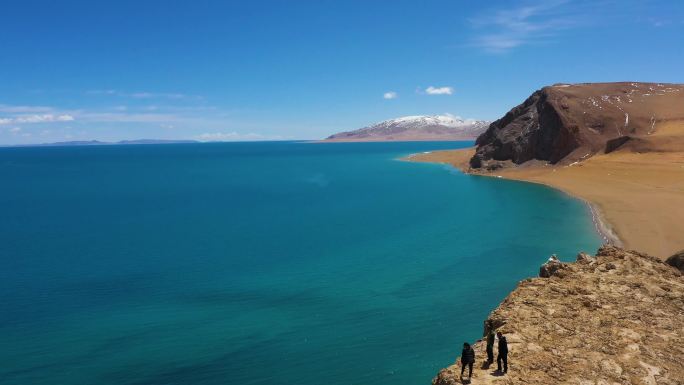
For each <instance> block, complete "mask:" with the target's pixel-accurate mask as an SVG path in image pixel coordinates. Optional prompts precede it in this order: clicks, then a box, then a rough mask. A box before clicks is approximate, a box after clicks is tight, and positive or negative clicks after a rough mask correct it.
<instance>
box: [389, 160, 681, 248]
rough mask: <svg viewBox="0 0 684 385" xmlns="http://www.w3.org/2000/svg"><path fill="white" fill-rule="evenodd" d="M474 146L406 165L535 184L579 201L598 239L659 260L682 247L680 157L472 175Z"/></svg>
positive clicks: (589, 162) (536, 166)
mask: <svg viewBox="0 0 684 385" xmlns="http://www.w3.org/2000/svg"><path fill="white" fill-rule="evenodd" d="M473 153H474V148H472V147H471V148H468V149H458V150H439V151H432V152H428V153H418V154H411V155H409V156H406V157H404V158H402V160H404V161H409V162H426V163H439V164H449V165H451V166H453V167H455V168H457V169H459V170H460V171H461V172H463V173H466V174H468V175H474V176H485V177H495V178H504V179H509V180H516V181H521V182H528V183H536V184H541V185H544V186H547V187H549V188H553V189H556V190H558V191H562V192H563V193H565V194H568V195H569V196H571V197H573V198H576V199H580V200H582V201H584V202H585V203H586V204H587V205H588V206H589V210H590V212H591V215H592V222H593V224H594V227H595V229H596V231H597V232H598V233H599V235H600V236H601V238H602V239H603V240H604V241H605V242H607V243H609V244H613V245H615V246H619V247H624V248H628V249H636V250H641V251H644V252H646V253H648V254H650V255H654V256H657V257H658V258H660V259H663V260H664V259H666V258H668V257H669V256H670V255H672V254H674V253H676V252H678V251H679V250H681V249H683V248H684V237H683V236H682V235H681V234H684V223H683V222H682V221H681V218H684V153H682V152H670V153H630V152H616V153H611V154H608V155H604V154H601V155H596V156H594V157H592V158H589V159H587V160H585V161H583V162H581V163H578V164H573V165H546V164H543V163H536V164H533V163H531V164H527V165H523V166H519V167H515V168H503V169H499V170H496V171H495V172H492V173H486V172H472V170H470V166H469V163H468V160H469V159H470V157H471V156H472V154H473Z"/></svg>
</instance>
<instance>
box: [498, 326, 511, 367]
mask: <svg viewBox="0 0 684 385" xmlns="http://www.w3.org/2000/svg"><path fill="white" fill-rule="evenodd" d="M496 336H497V337H498V338H499V354H498V355H497V356H496V366H497V370H498V371H499V372H501V361H503V372H504V373H507V372H508V341H506V337H504V336H503V334H501V332H498V333H496Z"/></svg>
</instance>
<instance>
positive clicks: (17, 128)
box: [8, 127, 21, 134]
mask: <svg viewBox="0 0 684 385" xmlns="http://www.w3.org/2000/svg"><path fill="white" fill-rule="evenodd" d="M8 131H9V132H11V133H13V134H16V133H17V132H19V131H21V127H12V128H10V129H9V130H8Z"/></svg>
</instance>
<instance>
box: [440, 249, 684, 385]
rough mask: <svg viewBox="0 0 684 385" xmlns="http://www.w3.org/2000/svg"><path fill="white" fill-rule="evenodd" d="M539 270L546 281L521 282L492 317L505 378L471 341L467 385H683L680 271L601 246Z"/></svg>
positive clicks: (449, 378) (444, 383)
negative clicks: (505, 351)
mask: <svg viewBox="0 0 684 385" xmlns="http://www.w3.org/2000/svg"><path fill="white" fill-rule="evenodd" d="M543 272H544V273H549V272H550V273H551V277H550V278H534V279H528V280H525V281H522V282H521V283H520V284H519V285H518V287H517V288H516V289H515V290H514V291H513V292H512V293H511V294H510V295H509V296H508V297H507V298H506V299H505V300H504V301H503V302H502V303H501V304H500V305H499V307H498V308H497V309H496V310H494V311H493V312H492V313H491V314H490V316H489V319H490V320H492V322H493V325H494V327H495V328H496V329H497V330H499V331H502V332H503V333H504V334H505V335H506V336H507V339H508V343H509V350H510V354H509V372H508V374H506V375H504V376H501V375H499V374H498V373H495V372H494V369H496V363H495V364H494V366H493V367H491V368H485V367H486V365H484V364H483V361H484V359H485V357H486V354H485V349H484V348H485V347H484V346H483V343H482V342H481V341H478V342H477V343H476V344H475V351H476V368H477V369H476V370H475V371H474V376H473V380H472V383H473V384H537V385H546V384H548V385H551V384H553V385H555V384H580V385H584V384H586V385H589V384H594V385H596V384H606V385H608V384H635V385H636V384H639V385H651V384H653V385H655V384H669V385H675V384H684V359H683V358H684V311H683V310H682V309H684V276H683V275H682V273H681V272H680V271H679V270H677V269H676V268H675V267H672V266H669V265H667V264H666V263H664V262H662V261H660V260H658V259H656V258H654V257H649V256H648V255H645V254H641V253H637V252H634V251H625V250H622V249H619V248H616V247H612V246H604V247H602V248H601V249H599V251H598V253H597V256H596V257H590V256H588V255H586V254H580V255H578V258H577V262H576V263H573V264H564V263H558V262H555V263H551V262H549V263H548V264H547V265H546V266H544V269H543ZM540 273H541V272H540ZM495 349H496V348H495ZM459 374H460V364H458V363H457V364H455V365H453V366H450V367H448V368H446V369H443V370H442V371H440V372H439V375H438V376H437V377H435V379H434V380H433V384H434V385H453V384H460V383H462V382H461V380H460V378H459ZM466 383H467V382H466Z"/></svg>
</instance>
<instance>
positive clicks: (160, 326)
mask: <svg viewBox="0 0 684 385" xmlns="http://www.w3.org/2000/svg"><path fill="white" fill-rule="evenodd" d="M470 144H471V143H460V142H413V143H333V144H311V143H297V142H266V143H217V144H177V145H176V144H173V145H139V146H106V147H55V148H3V149H0V180H2V181H3V188H2V189H0V205H1V207H2V208H3V214H2V217H1V219H0V262H2V264H3V269H1V270H0V292H1V293H2V296H0V362H2V365H0V383H2V384H64V385H68V384H100V385H104V384H240V385H248V384H293V385H294V384H297V385H309V384H311V385H313V384H317V385H318V384H322V383H325V384H393V385H404V384H406V385H409V384H411V385H414V384H427V383H429V381H430V379H431V378H432V377H433V376H434V375H435V374H436V372H437V371H438V370H439V369H440V368H442V367H445V366H447V365H448V364H450V363H452V362H453V361H454V359H455V358H456V356H457V355H458V354H459V352H460V346H461V345H462V342H463V341H471V342H472V341H474V340H475V339H477V338H479V336H480V335H481V329H482V322H483V320H484V319H485V317H486V316H487V314H488V313H489V312H490V311H491V310H492V309H493V308H494V307H495V306H496V305H497V304H498V303H499V302H500V301H501V300H502V299H503V298H504V297H505V296H506V295H507V294H508V292H509V291H510V290H512V289H513V288H514V287H515V285H516V283H517V281H519V280H520V279H523V278H525V277H529V276H535V275H536V273H537V271H538V267H539V265H540V264H541V263H543V262H544V261H545V260H546V258H547V257H548V256H549V255H550V254H551V253H557V254H558V255H559V256H561V259H566V260H570V259H573V257H574V255H575V254H576V253H577V252H578V251H580V250H584V251H592V252H593V251H594V250H595V249H596V248H597V247H598V246H599V245H600V243H601V241H600V237H599V235H598V234H597V233H596V230H595V228H594V226H593V224H592V219H591V214H590V212H589V209H588V207H587V206H586V204H584V203H583V202H581V201H579V200H575V199H572V198H570V197H569V196H567V195H565V194H563V193H560V192H558V191H555V190H553V189H550V188H547V187H544V186H540V185H534V184H528V183H523V182H514V181H506V180H498V179H493V178H482V177H474V176H468V175H464V174H462V173H460V172H458V171H456V170H454V169H452V168H450V167H447V166H443V165H439V164H422V163H412V162H403V161H398V160H397V159H398V158H400V157H402V156H405V155H408V154H410V153H416V152H423V151H430V150H438V149H446V148H456V147H465V146H468V145H470ZM480 358H481V357H478V359H480ZM512 365H515V364H514V363H512Z"/></svg>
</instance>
